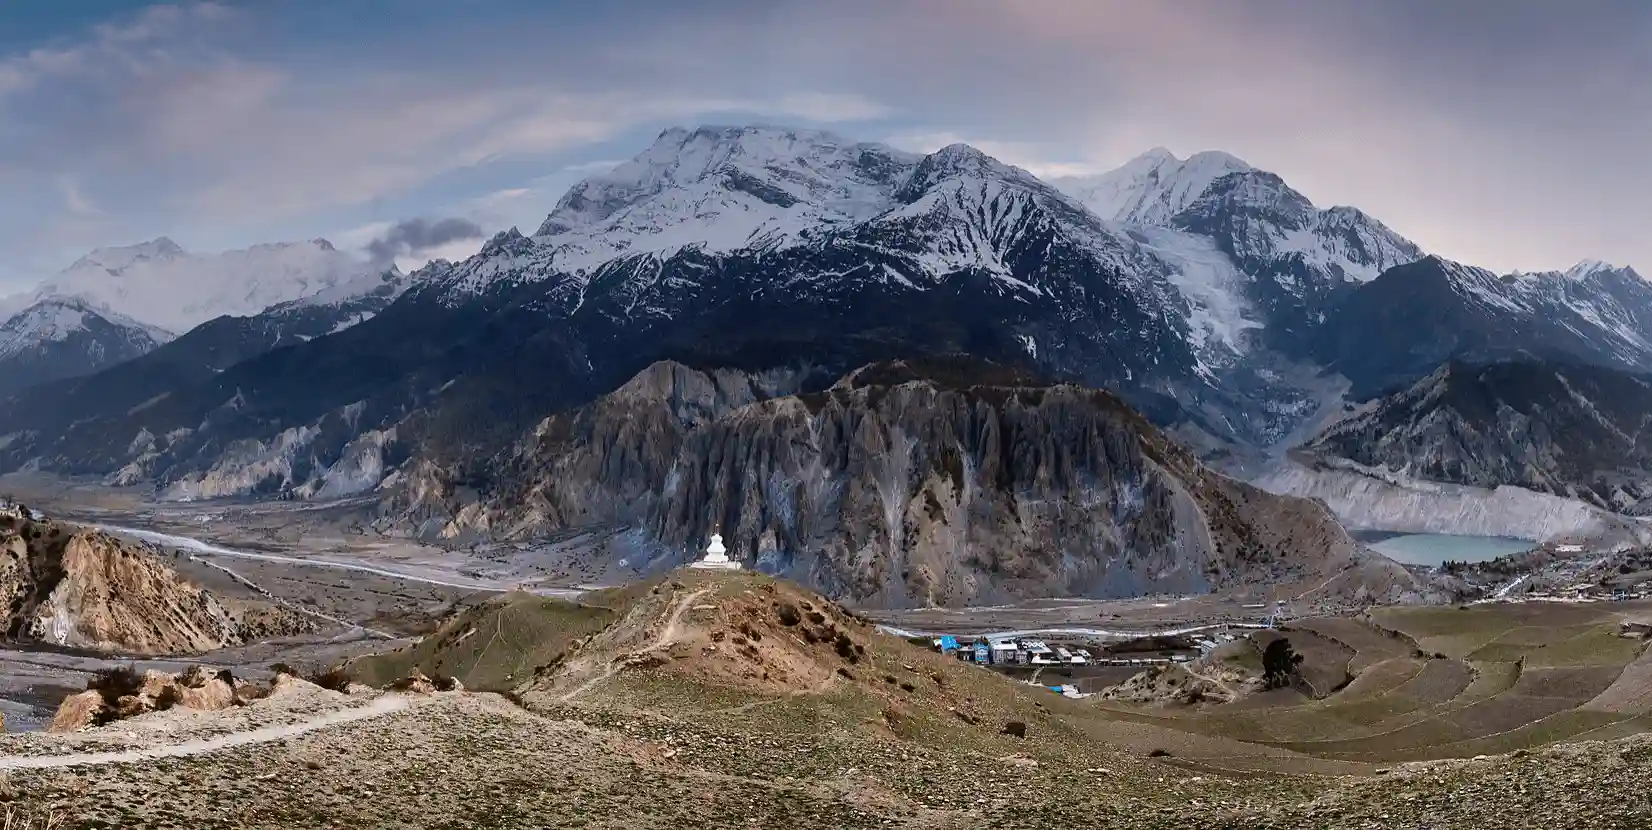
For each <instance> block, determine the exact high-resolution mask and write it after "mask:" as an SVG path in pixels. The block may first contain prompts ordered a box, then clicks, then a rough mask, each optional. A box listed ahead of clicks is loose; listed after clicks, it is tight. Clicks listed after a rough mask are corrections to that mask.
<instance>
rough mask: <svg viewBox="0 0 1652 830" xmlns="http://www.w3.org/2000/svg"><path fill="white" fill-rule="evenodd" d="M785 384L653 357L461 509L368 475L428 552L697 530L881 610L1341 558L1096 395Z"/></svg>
mask: <svg viewBox="0 0 1652 830" xmlns="http://www.w3.org/2000/svg"><path fill="white" fill-rule="evenodd" d="M802 380H803V379H802V378H800V377H799V376H797V375H791V376H787V375H783V374H770V375H766V376H754V375H743V374H739V373H730V372H721V373H704V372H698V371H694V370H690V369H688V368H686V367H683V366H681V365H677V364H671V363H662V364H657V365H655V366H652V367H650V368H649V369H648V370H646V371H645V372H643V373H642V374H640V375H638V376H637V377H636V378H634V379H633V380H632V381H631V382H630V383H628V384H626V385H625V386H623V387H621V389H620V390H618V391H616V392H615V393H613V394H611V395H607V396H604V397H602V398H599V399H598V400H597V401H596V402H594V403H592V404H591V405H589V406H587V407H583V408H580V409H577V410H573V411H570V412H568V413H564V414H561V415H557V416H553V417H552V418H550V419H547V420H546V421H544V422H543V423H541V424H540V425H539V426H538V428H536V429H535V430H534V431H533V433H532V434H531V435H529V436H528V437H527V438H525V439H524V440H523V441H522V442H520V443H518V444H517V445H516V446H514V447H513V448H511V449H510V450H508V451H507V452H506V453H504V454H503V455H502V456H500V457H499V458H497V459H495V460H494V462H493V463H492V464H491V465H490V466H491V468H492V469H495V470H497V471H498V473H497V475H496V477H495V478H494V480H492V481H490V482H488V486H487V487H486V488H485V489H484V491H483V493H484V494H483V496H482V498H481V499H480V500H478V501H470V500H468V498H467V497H466V496H465V495H464V491H465V489H466V488H467V486H468V485H467V482H464V481H461V480H457V478H456V477H455V476H454V475H453V471H451V470H448V469H444V468H442V467H441V466H440V465H439V464H437V463H435V462H434V461H432V460H430V459H421V460H420V461H419V462H417V463H416V464H415V465H414V466H413V467H411V468H410V472H409V474H408V475H407V476H406V477H402V478H397V479H395V480H393V481H391V482H387V483H388V484H390V485H391V486H393V487H394V488H396V490H397V493H398V497H397V501H396V506H395V509H394V510H393V511H392V512H393V515H396V516H398V517H401V518H400V519H398V521H402V522H409V521H410V522H412V523H415V524H417V525H419V526H420V527H421V528H422V529H423V531H424V532H425V533H426V534H428V535H430V536H433V537H437V538H441V537H446V538H450V539H462V538H465V537H467V536H471V535H473V534H478V533H480V534H487V535H493V536H503V537H505V538H513V537H516V538H524V537H535V536H542V535H546V534H550V535H553V536H556V537H560V538H566V537H568V536H569V535H571V534H575V533H579V532H584V533H592V534H595V535H594V538H596V539H600V540H601V541H595V542H592V543H590V544H589V545H586V546H583V547H581V546H563V547H562V548H561V549H560V550H561V555H564V556H570V557H572V558H573V559H574V560H577V561H578V562H580V563H582V564H584V565H586V566H590V565H591V564H593V563H596V564H597V565H598V567H605V568H607V569H608V570H607V572H606V574H605V575H604V577H603V578H619V576H621V575H632V576H635V575H640V574H647V573H651V572H655V571H657V570H659V569H661V568H666V567H674V566H676V565H679V564H682V563H683V561H684V560H685V558H686V557H689V556H691V555H692V554H690V551H694V550H698V549H699V548H700V547H702V546H703V543H704V540H705V538H706V537H707V536H708V535H709V534H710V533H712V532H714V531H720V532H721V533H722V534H723V536H724V538H725V541H726V543H727V544H728V545H729V549H730V551H731V556H733V557H735V558H737V559H741V560H744V561H746V562H747V563H748V564H750V565H752V566H754V567H757V568H759V569H761V570H764V571H767V572H770V573H777V574H782V575H785V576H786V577H788V578H790V579H794V580H797V581H799V582H802V583H804V584H806V585H810V586H813V587H815V588H816V589H818V590H821V591H822V592H824V593H826V594H828V595H830V596H833V597H838V598H844V599H849V600H852V601H855V602H858V603H865V604H872V605H885V606H896V605H908V604H920V605H926V604H942V605H951V604H979V603H985V602H992V601H999V600H1003V599H1007V598H1015V597H1034V596H1075V595H1077V596H1134V595H1139V594H1143V593H1154V592H1202V591H1207V590H1211V589H1213V588H1217V587H1224V588H1229V587H1237V586H1240V585H1245V584H1255V583H1257V582H1259V581H1261V582H1271V581H1279V580H1291V579H1306V578H1308V577H1310V576H1312V575H1314V574H1327V575H1328V574H1329V573H1330V572H1333V571H1334V570H1336V569H1338V568H1341V567H1344V566H1346V565H1347V564H1348V562H1349V558H1350V557H1351V556H1352V554H1353V552H1354V550H1355V545H1354V544H1353V542H1352V541H1351V540H1349V539H1348V537H1347V536H1346V535H1344V534H1343V533H1342V531H1341V529H1340V528H1339V527H1338V526H1337V525H1336V523H1335V521H1334V519H1332V518H1331V516H1330V514H1329V513H1328V512H1327V511H1325V510H1324V509H1323V508H1322V507H1320V506H1319V505H1315V504H1313V503H1311V502H1307V501H1299V500H1295V499H1289V498H1283V497H1278V496H1272V495H1269V494H1266V493H1264V492H1262V491H1259V490H1256V489H1254V488H1251V487H1248V486H1246V485H1243V484H1240V483H1238V482H1235V481H1232V480H1229V479H1226V478H1223V477H1221V476H1218V475H1215V474H1213V473H1211V472H1209V471H1208V470H1206V469H1204V468H1203V467H1201V466H1199V465H1198V463H1197V462H1196V461H1194V460H1193V459H1192V457H1190V456H1188V455H1187V454H1186V452H1185V451H1183V450H1182V449H1180V448H1179V447H1178V446H1176V445H1175V444H1174V443H1173V442H1171V441H1169V440H1168V439H1167V438H1165V437H1164V436H1163V435H1162V434H1161V433H1159V432H1158V431H1157V430H1156V429H1154V428H1153V427H1152V426H1150V425H1149V424H1148V423H1147V422H1146V421H1145V420H1143V419H1142V418H1141V417H1140V416H1138V415H1136V414H1135V413H1134V412H1132V411H1131V410H1130V409H1129V408H1128V407H1127V406H1125V405H1124V404H1123V402H1121V401H1120V400H1119V399H1118V398H1116V397H1114V396H1113V395H1110V394H1108V393H1106V392H1100V391H1096V390H1091V389H1083V388H1079V387H1075V386H1069V385H1057V386H1048V385H1024V384H1029V383H1032V381H1031V380H1030V379H1027V378H1025V377H1024V376H1021V375H1018V374H1017V373H1015V372H1014V371H1013V370H1006V369H1005V368H1003V367H991V366H981V365H979V364H976V363H974V362H972V361H941V362H927V361H926V362H897V363H892V364H876V365H873V366H869V367H865V368H862V369H860V370H858V371H856V372H853V373H851V374H850V375H848V376H846V377H844V378H843V379H841V380H840V381H839V382H838V383H836V384H835V385H833V386H832V387H830V388H829V389H825V390H822V391H816V392H804V393H802V394H784V393H786V392H787V391H788V390H789V389H790V388H796V387H797V386H799V385H800V381H802ZM1006 381H1007V382H1011V383H1014V384H1018V385H996V384H1001V383H1005V382H1006ZM381 527H385V526H382V525H381ZM570 545H571V543H570ZM548 555H554V554H548Z"/></svg>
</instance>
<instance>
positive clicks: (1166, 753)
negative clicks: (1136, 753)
mask: <svg viewBox="0 0 1652 830" xmlns="http://www.w3.org/2000/svg"><path fill="white" fill-rule="evenodd" d="M1147 757H1149V758H1169V757H1170V750H1168V749H1155V750H1153V751H1152V752H1149V753H1147Z"/></svg>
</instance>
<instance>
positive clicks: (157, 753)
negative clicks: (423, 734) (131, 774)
mask: <svg viewBox="0 0 1652 830" xmlns="http://www.w3.org/2000/svg"><path fill="white" fill-rule="evenodd" d="M411 705H412V703H411V701H409V700H408V699H407V698H405V697H401V696H399V695H386V696H385V697H381V698H378V699H377V700H374V701H373V702H371V703H369V704H367V705H365V706H357V707H355V708H351V709H341V710H339V711H336V712H328V713H326V714H324V715H318V716H316V717H314V718H310V719H309V720H306V721H300V722H298V723H288V724H282V725H280V726H266V727H263V728H261V729H253V730H249V731H247V732H236V733H233V734H230V735H220V736H218V737H216V738H202V739H199V740H194V741H185V742H183V743H180V744H172V745H169V746H157V747H146V748H143V749H127V750H122V751H119V752H76V753H72V754H68V755H14V756H9V757H0V772H3V771H7V770H22V769H60V768H63V767H95V766H104V765H107V764H134V763H138V762H140V761H152V760H155V759H157V758H184V757H188V756H190V755H200V754H203V753H207V752H216V751H218V750H221V749H231V748H234V747H242V746H251V745H253V744H265V743H270V742H271V741H279V740H282V739H283V738H291V737H293V736H295V735H303V734H305V733H306V732H314V731H316V730H317V729H325V728H326V727H329V726H338V725H340V724H345V723H354V722H355V721H359V720H367V719H369V718H377V717H383V716H384V715H388V714H391V713H393V712H400V711H403V710H405V709H407V708H409V707H410V706H411Z"/></svg>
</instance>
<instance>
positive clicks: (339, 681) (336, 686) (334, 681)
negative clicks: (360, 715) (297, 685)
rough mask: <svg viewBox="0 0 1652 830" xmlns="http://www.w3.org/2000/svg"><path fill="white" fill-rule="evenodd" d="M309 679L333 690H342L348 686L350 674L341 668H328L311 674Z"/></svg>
mask: <svg viewBox="0 0 1652 830" xmlns="http://www.w3.org/2000/svg"><path fill="white" fill-rule="evenodd" d="M309 681H310V682H311V683H314V684H316V685H317V686H320V687H321V688H323V689H327V690H328V691H333V692H344V691H348V690H349V688H350V675H348V674H345V673H344V671H343V670H342V669H328V670H327V671H324V672H321V673H319V674H315V675H311V676H310V678H309Z"/></svg>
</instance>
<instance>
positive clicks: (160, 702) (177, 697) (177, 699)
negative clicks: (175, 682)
mask: <svg viewBox="0 0 1652 830" xmlns="http://www.w3.org/2000/svg"><path fill="white" fill-rule="evenodd" d="M183 702H184V695H183V692H180V691H178V687H177V686H167V687H166V688H164V689H162V690H161V693H160V694H159V695H157V696H156V697H155V708H156V709H159V710H160V711H162V712H164V711H166V710H168V709H171V708H172V707H174V706H177V705H178V704H180V703H183Z"/></svg>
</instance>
